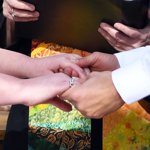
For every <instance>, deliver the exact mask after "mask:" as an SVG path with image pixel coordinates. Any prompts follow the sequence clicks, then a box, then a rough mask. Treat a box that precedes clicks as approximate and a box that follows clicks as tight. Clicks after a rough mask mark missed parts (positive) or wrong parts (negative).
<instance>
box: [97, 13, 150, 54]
mask: <svg viewBox="0 0 150 150" xmlns="http://www.w3.org/2000/svg"><path fill="white" fill-rule="evenodd" d="M148 18H150V10H149V11H148ZM98 32H99V33H100V34H101V35H102V36H103V37H104V38H105V39H106V40H107V42H108V43H109V44H110V45H111V46H112V47H114V48H115V49H116V50H118V51H124V50H130V49H133V48H138V47H141V46H146V45H149V44H150V23H148V25H147V26H146V27H145V28H143V29H136V28H132V27H129V26H126V25H124V24H122V23H119V22H116V23H115V24H114V26H111V25H109V24H107V23H104V22H102V23H101V24H100V26H99V28H98Z"/></svg>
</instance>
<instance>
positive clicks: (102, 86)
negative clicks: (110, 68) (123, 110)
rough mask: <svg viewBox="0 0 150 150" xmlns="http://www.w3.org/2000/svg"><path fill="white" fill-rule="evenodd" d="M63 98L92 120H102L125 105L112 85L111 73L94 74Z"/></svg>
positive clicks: (64, 94)
mask: <svg viewBox="0 0 150 150" xmlns="http://www.w3.org/2000/svg"><path fill="white" fill-rule="evenodd" d="M62 97H63V98H65V99H68V100H69V101H70V102H71V103H72V104H73V105H74V106H75V107H76V108H77V109H78V110H79V111H80V112H81V113H82V114H83V115H84V116H86V117H90V118H102V117H103V116H105V115H107V114H109V113H111V112H113V111H115V110H117V109H118V108H120V107H121V106H122V105H123V104H124V102H123V100H122V99H121V97H120V96H119V94H118V93H117V91H116V89H115V87H114V85H113V83H112V79H111V72H101V73H98V72H92V73H91V74H90V75H89V77H88V79H87V80H86V81H84V82H83V83H82V84H81V85H77V86H74V87H72V88H70V89H69V90H68V91H66V92H65V93H63V94H62Z"/></svg>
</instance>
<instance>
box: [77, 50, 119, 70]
mask: <svg viewBox="0 0 150 150" xmlns="http://www.w3.org/2000/svg"><path fill="white" fill-rule="evenodd" d="M76 64H78V65H79V66H80V67H82V68H85V67H88V68H90V69H91V70H92V71H112V70H115V69H118V68H119V67H120V66H119V62H118V60H117V58H116V56H115V55H111V54H106V53H101V52H94V53H92V54H91V55H89V56H87V57H83V58H81V59H79V60H78V61H76Z"/></svg>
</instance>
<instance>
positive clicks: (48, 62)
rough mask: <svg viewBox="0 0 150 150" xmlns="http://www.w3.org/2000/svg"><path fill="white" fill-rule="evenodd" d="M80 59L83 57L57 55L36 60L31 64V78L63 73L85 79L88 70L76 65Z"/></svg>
mask: <svg viewBox="0 0 150 150" xmlns="http://www.w3.org/2000/svg"><path fill="white" fill-rule="evenodd" d="M79 58H81V57H80V56H79V55H76V54H56V55H53V56H49V57H44V58H40V59H39V58H34V59H32V63H31V64H32V65H33V67H32V68H33V69H32V74H31V75H29V76H30V77H33V76H40V75H44V74H47V73H49V72H53V73H57V72H63V73H65V74H68V75H69V76H76V77H80V78H85V76H86V74H87V72H88V70H86V71H85V70H84V69H82V68H80V67H79V66H78V65H76V64H75V61H76V60H78V59H79Z"/></svg>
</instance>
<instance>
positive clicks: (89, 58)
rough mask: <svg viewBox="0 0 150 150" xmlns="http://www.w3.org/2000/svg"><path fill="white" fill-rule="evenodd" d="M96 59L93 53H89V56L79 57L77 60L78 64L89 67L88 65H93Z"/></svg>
mask: <svg viewBox="0 0 150 150" xmlns="http://www.w3.org/2000/svg"><path fill="white" fill-rule="evenodd" d="M94 62H95V59H94V58H93V56H92V55H89V56H87V57H83V58H81V59H78V60H77V61H76V64H77V65H78V66H80V67H82V68H87V67H92V65H93V64H94Z"/></svg>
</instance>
